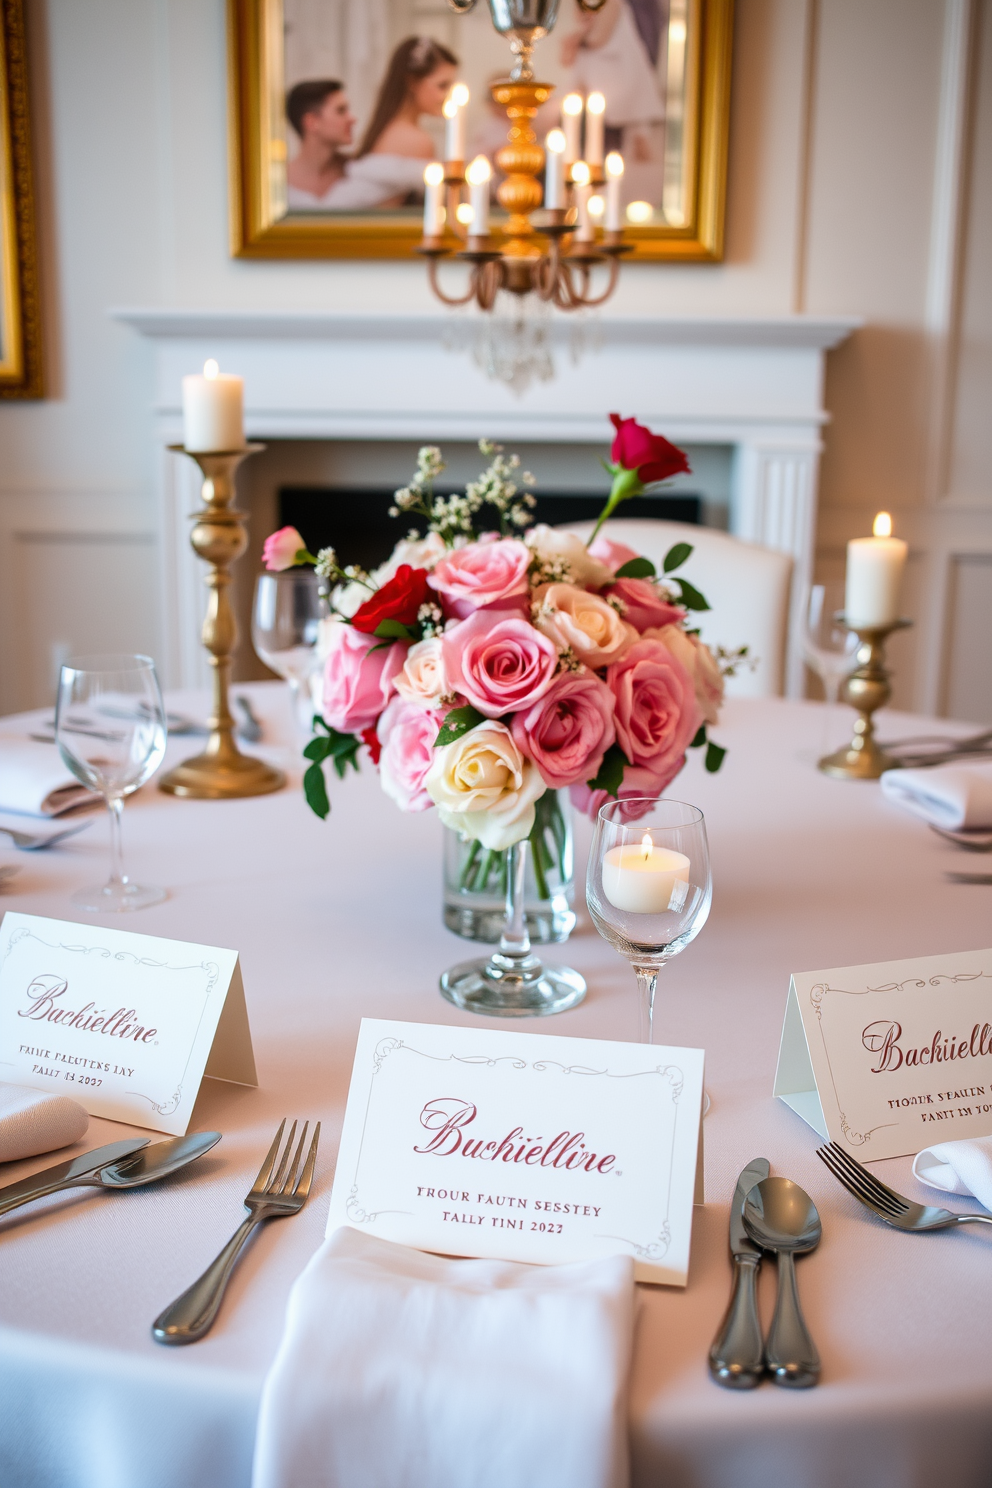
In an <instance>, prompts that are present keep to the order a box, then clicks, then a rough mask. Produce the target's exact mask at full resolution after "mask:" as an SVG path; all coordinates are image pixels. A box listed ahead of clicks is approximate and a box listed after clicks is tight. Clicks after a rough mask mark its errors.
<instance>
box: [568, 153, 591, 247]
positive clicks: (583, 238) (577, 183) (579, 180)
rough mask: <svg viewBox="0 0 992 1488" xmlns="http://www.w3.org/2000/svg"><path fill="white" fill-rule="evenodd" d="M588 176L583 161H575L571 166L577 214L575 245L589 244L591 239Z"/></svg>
mask: <svg viewBox="0 0 992 1488" xmlns="http://www.w3.org/2000/svg"><path fill="white" fill-rule="evenodd" d="M589 174H590V173H589V167H588V165H586V163H585V161H584V160H577V161H576V162H575V164H574V165H573V166H572V181H573V190H574V196H575V207H576V213H577V217H576V224H575V241H576V242H577V243H591V242H592V237H593V231H592V218H591V217H590V216H589V197H590V196H591V195H592V187H591V186H590V184H589Z"/></svg>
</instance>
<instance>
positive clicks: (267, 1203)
mask: <svg viewBox="0 0 992 1488" xmlns="http://www.w3.org/2000/svg"><path fill="white" fill-rule="evenodd" d="M309 1125H310V1123H309V1122H308V1121H305V1122H304V1123H303V1131H302V1133H301V1135H300V1141H299V1145H298V1146H297V1149H296V1155H295V1156H294V1157H293V1160H292V1164H290V1154H291V1153H292V1151H293V1140H294V1138H295V1136H296V1122H295V1121H294V1122H293V1124H292V1126H291V1127H290V1129H289V1136H288V1138H287V1139H286V1146H285V1148H284V1149H283V1154H282V1159H281V1160H280V1161H279V1162H278V1167H277V1166H276V1164H277V1160H278V1159H279V1147H280V1144H281V1142H282V1134H283V1132H284V1131H285V1129H286V1122H285V1119H283V1120H282V1121H281V1122H280V1124H279V1130H278V1131H277V1132H276V1135H275V1139H274V1141H273V1143H272V1146H271V1147H270V1148H269V1150H268V1152H267V1153H266V1155H265V1161H264V1162H263V1163H262V1166H261V1167H260V1168H259V1170H258V1177H257V1178H256V1179H255V1182H254V1183H253V1184H252V1186H251V1188H250V1190H249V1192H248V1196H247V1198H246V1199H245V1208H246V1209H247V1210H248V1211H249V1212H248V1217H247V1219H245V1220H243V1221H242V1223H241V1224H240V1225H239V1227H238V1228H237V1229H236V1230H235V1232H234V1234H233V1235H232V1236H231V1238H230V1240H229V1241H228V1242H227V1244H226V1245H225V1246H224V1249H223V1250H222V1251H221V1253H220V1255H219V1256H218V1257H217V1259H216V1260H215V1261H214V1262H213V1264H212V1265H210V1266H208V1267H207V1269H206V1271H204V1273H203V1275H202V1276H201V1277H200V1278H199V1280H198V1281H194V1283H193V1285H192V1286H191V1287H188V1288H187V1289H186V1291H185V1292H183V1294H182V1296H181V1297H177V1298H176V1300H175V1301H174V1302H173V1303H171V1304H170V1306H168V1307H167V1308H166V1309H165V1311H164V1312H162V1313H160V1314H159V1316H158V1317H157V1318H156V1319H155V1321H154V1323H153V1324H152V1337H153V1338H154V1339H155V1340H156V1342H158V1343H195V1342H196V1340H197V1339H198V1338H202V1337H203V1335H204V1334H205V1333H208V1332H209V1331H210V1329H211V1328H212V1327H213V1325H214V1320H215V1319H216V1317H217V1314H218V1312H219V1311H220V1304H221V1301H222V1300H223V1297H224V1292H225V1291H226V1289H227V1283H228V1281H229V1280H230V1278H231V1273H232V1271H233V1270H234V1263H235V1261H236V1260H237V1259H238V1256H239V1255H240V1253H241V1248H242V1246H243V1245H244V1243H245V1241H246V1240H247V1239H248V1236H249V1235H250V1234H251V1232H252V1230H253V1229H254V1228H255V1226H256V1225H258V1224H261V1223H262V1221H263V1220H264V1219H282V1218H284V1217H285V1216H286V1215H287V1214H299V1212H300V1210H301V1209H302V1208H303V1205H304V1204H305V1203H306V1201H307V1196H308V1194H309V1193H310V1184H311V1182H312V1181H313V1170H314V1164H315V1163H316V1161H317V1143H318V1141H319V1140H320V1122H319V1121H318V1122H317V1125H316V1126H315V1127H314V1132H313V1141H312V1142H311V1143H310V1151H309V1152H308V1153H307V1159H306V1162H305V1163H304V1165H303V1170H302V1172H299V1170H300V1158H301V1157H302V1155H303V1144H304V1143H305V1141H306V1139H307V1128H308V1126H309ZM298 1172H299V1178H297V1176H296V1175H297V1173H298Z"/></svg>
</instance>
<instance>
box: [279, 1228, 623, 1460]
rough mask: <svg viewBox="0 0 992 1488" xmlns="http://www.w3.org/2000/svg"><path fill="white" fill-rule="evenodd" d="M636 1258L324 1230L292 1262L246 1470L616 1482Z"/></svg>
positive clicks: (349, 1230) (347, 1230)
mask: <svg viewBox="0 0 992 1488" xmlns="http://www.w3.org/2000/svg"><path fill="white" fill-rule="evenodd" d="M633 1316H634V1287H633V1267H632V1263H631V1261H630V1259H629V1258H627V1257H625V1256H616V1257H611V1258H610V1259H608V1260H602V1261H593V1262H583V1263H581V1264H578V1265H570V1266H524V1265H519V1264H517V1263H516V1262H513V1261H464V1260H442V1259H441V1258H440V1257H439V1256H433V1255H424V1254H422V1253H421V1252H420V1251H416V1250H408V1249H407V1248H406V1246H403V1245H394V1244H392V1242H390V1241H387V1240H376V1239H374V1238H372V1237H371V1236H368V1235H362V1234H360V1233H359V1232H358V1231H357V1230H352V1229H340V1230H337V1231H335V1233H334V1234H333V1235H331V1236H330V1237H329V1238H328V1239H327V1240H325V1242H324V1244H323V1245H322V1247H321V1248H320V1250H319V1251H318V1252H317V1254H316V1255H315V1256H314V1257H313V1259H312V1260H311V1261H310V1263H309V1265H308V1266H307V1268H306V1270H305V1271H304V1272H303V1273H302V1275H301V1276H300V1277H298V1279H297V1281H296V1282H295V1284H294V1286H293V1290H292V1292H291V1293H290V1297H289V1307H288V1311H287V1318H286V1330H285V1332H284V1334H283V1339H282V1343H281V1345H280V1347H279V1352H278V1354H277V1355H276V1360H275V1363H274V1364H273V1366H272V1370H271V1372H270V1374H269V1377H268V1379H267V1380H266V1382H265V1387H264V1390H263V1393H262V1405H261V1411H260V1414H259V1423H258V1435H257V1437H256V1441H255V1468H254V1476H253V1478H252V1485H253V1488H625V1485H626V1483H627V1481H628V1463H627V1417H626V1386H627V1375H628V1371H629V1367H630V1352H631V1341H632V1334H633Z"/></svg>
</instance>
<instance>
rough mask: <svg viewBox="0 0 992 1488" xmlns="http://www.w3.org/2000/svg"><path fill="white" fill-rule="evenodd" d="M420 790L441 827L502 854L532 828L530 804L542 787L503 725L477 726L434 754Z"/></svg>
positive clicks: (482, 724) (536, 774)
mask: <svg viewBox="0 0 992 1488" xmlns="http://www.w3.org/2000/svg"><path fill="white" fill-rule="evenodd" d="M424 787H425V789H426V790H427V793H428V795H429V796H430V797H431V799H432V800H433V801H434V802H435V804H436V805H437V808H438V811H439V813H440V816H441V820H442V821H443V822H444V825H445V826H446V827H453V828H454V829H455V830H456V831H458V832H461V833H462V834H463V835H464V836H466V837H474V838H476V839H477V840H478V841H479V842H481V843H482V845H483V847H488V848H491V849H492V850H493V851H494V852H502V851H503V849H504V848H507V847H512V846H513V844H514V843H515V842H522V841H523V839H524V838H525V837H527V836H529V834H530V830H531V828H532V827H533V825H534V802H535V801H536V800H537V798H538V796H541V795H543V794H544V790H545V785H544V781H543V780H542V779H541V775H540V772H539V771H538V769H537V767H536V766H535V765H534V764H533V763H532V761H531V760H529V759H527V758H526V756H525V755H523V754H521V752H520V750H519V749H518V748H517V746H516V744H515V743H514V739H513V735H512V734H511V733H510V730H509V729H508V728H507V727H506V726H505V725H504V724H502V723H480V724H479V725H478V726H477V727H476V728H474V729H470V730H469V732H468V733H467V734H464V735H463V736H462V738H460V739H456V740H455V741H454V743H453V744H444V745H442V746H441V747H440V748H439V749H435V751H434V760H433V763H432V764H431V767H430V769H429V770H428V771H427V774H426V776H425V777H424Z"/></svg>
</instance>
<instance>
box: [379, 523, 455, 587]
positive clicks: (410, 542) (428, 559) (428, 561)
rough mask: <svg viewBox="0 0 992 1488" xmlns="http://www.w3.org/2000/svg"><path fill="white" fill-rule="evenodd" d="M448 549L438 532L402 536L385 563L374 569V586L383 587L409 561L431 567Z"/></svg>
mask: <svg viewBox="0 0 992 1488" xmlns="http://www.w3.org/2000/svg"><path fill="white" fill-rule="evenodd" d="M447 551H448V550H447V548H446V547H445V545H444V538H443V537H439V536H438V534H437V533H436V532H428V534H427V536H426V537H401V538H400V540H399V542H398V543H397V544H396V546H395V548H394V549H393V551H392V552H391V553H390V555H389V557H388V558H387V559H386V561H385V563H382V564H380V565H379V567H378V568H377V569H374V570H373V573H372V583H373V586H374V587H375V588H376V589H381V588H382V586H383V584H385V583H388V581H389V580H390V579H393V578H395V577H396V570H397V569H398V568H399V567H400V565H401V564H403V563H409V565H410V567H411V568H427V569H431V568H433V567H434V565H435V563H437V561H438V559H439V558H443V557H444V555H445V553H447Z"/></svg>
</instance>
